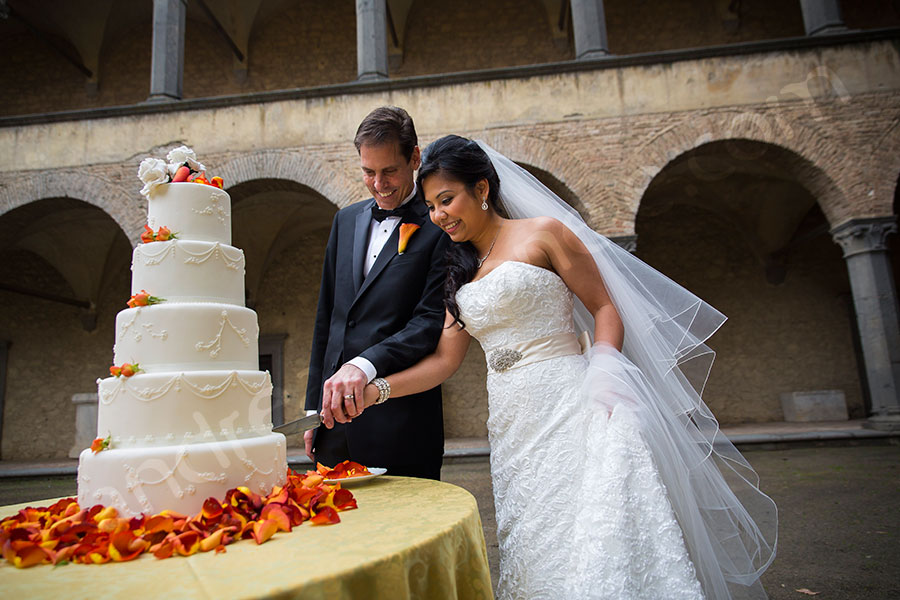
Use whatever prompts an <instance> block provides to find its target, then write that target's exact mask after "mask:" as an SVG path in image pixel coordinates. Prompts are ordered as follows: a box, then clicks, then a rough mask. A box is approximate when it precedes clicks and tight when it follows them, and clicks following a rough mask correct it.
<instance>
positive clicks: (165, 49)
mask: <svg viewBox="0 0 900 600" xmlns="http://www.w3.org/2000/svg"><path fill="white" fill-rule="evenodd" d="M185 7H186V4H185V0H153V57H152V62H151V65H150V97H149V98H147V101H148V102H170V101H172V100H181V82H182V80H183V79H184V15H185Z"/></svg>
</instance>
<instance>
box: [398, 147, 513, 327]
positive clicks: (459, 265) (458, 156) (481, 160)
mask: <svg viewBox="0 0 900 600" xmlns="http://www.w3.org/2000/svg"><path fill="white" fill-rule="evenodd" d="M435 173H440V174H441V175H443V176H444V177H447V178H449V179H452V180H454V181H458V182H459V183H462V184H463V185H464V186H466V189H467V190H468V191H469V192H470V193H472V195H473V197H474V196H475V184H477V183H478V182H479V181H482V180H487V182H488V202H490V204H491V206H492V207H493V208H494V210H495V211H496V212H498V213H500V214H503V211H502V209H501V207H500V202H499V198H500V178H499V177H497V172H496V171H495V170H494V165H493V163H492V162H491V159H490V158H488V155H487V154H486V153H485V152H484V150H482V149H481V147H480V146H479V145H478V144H476V143H475V142H473V141H472V140H470V139H466V138H464V137H460V136H458V135H448V136H445V137H442V138H440V139H438V140H435V141H434V142H432V143H430V144H429V145H428V147H427V148H425V151H424V152H422V165H421V166H420V167H419V175H418V178H417V179H416V183H417V188H418V194H419V199H420V200H422V201H423V202H424V199H425V194H424V192H423V191H422V182H423V181H425V180H426V179H427V178H428V177H429V176H431V175H434V174H435ZM446 263H447V278H446V279H445V280H444V306H446V307H447V311H448V312H449V313H450V314H451V315H452V316H453V318H454V319H455V320H456V321H455V323H458V324H459V326H460V327H465V326H466V325H465V323H463V321H462V319H460V318H459V306H458V305H457V304H456V292H457V291H458V290H459V288H461V287H462V286H463V285H465V284H466V283H468V282H470V281H472V278H473V277H474V276H475V272H476V271H477V270H478V251H477V250H476V249H475V246H473V245H472V244H471V243H470V242H451V244H450V249H449V250H448V251H447V257H446Z"/></svg>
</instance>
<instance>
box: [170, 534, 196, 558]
mask: <svg viewBox="0 0 900 600" xmlns="http://www.w3.org/2000/svg"><path fill="white" fill-rule="evenodd" d="M173 544H174V546H175V551H176V552H178V554H180V555H182V556H190V555H191V554H195V553H196V552H197V551H198V550H199V549H200V534H198V533H197V532H196V531H188V532H186V533H182V534H181V535H178V536H176V537H175V540H174V542H173Z"/></svg>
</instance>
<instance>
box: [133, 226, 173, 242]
mask: <svg viewBox="0 0 900 600" xmlns="http://www.w3.org/2000/svg"><path fill="white" fill-rule="evenodd" d="M174 239H177V236H176V235H175V234H174V233H172V231H171V230H170V229H169V228H168V227H166V226H165V225H163V226H162V227H160V228H159V229H158V230H157V231H156V232H155V233H154V231H153V230H152V229H150V227H149V226H148V225H144V233H142V234H141V241H142V242H144V243H145V244H149V243H150V242H168V241H169V240H174Z"/></svg>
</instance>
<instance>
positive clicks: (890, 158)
mask: <svg viewBox="0 0 900 600" xmlns="http://www.w3.org/2000/svg"><path fill="white" fill-rule="evenodd" d="M870 156H871V157H872V159H871V162H870V163H869V164H870V169H869V174H870V175H869V181H867V182H866V183H867V184H868V185H867V186H866V187H867V188H868V189H865V190H862V192H863V194H865V195H868V194H869V193H873V194H874V196H875V198H874V200H875V202H876V203H877V204H876V206H875V209H876V210H877V211H879V212H877V214H873V215H871V216H887V215H891V214H893V205H894V194H896V193H897V185H898V180H900V116H898V117H897V118H895V119H894V120H893V121H891V124H890V127H888V129H887V130H886V131H885V132H884V133H883V134H882V135H881V136H880V137H879V139H878V140H877V141H876V143H875V147H874V148H872V152H871V153H870Z"/></svg>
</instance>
